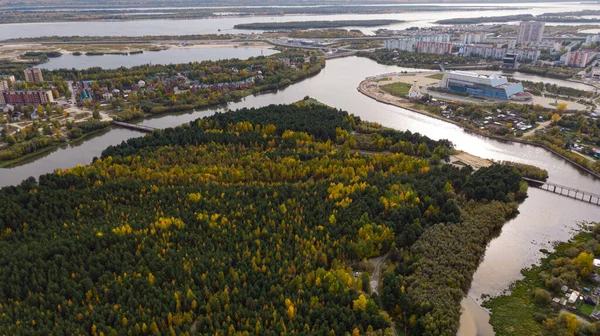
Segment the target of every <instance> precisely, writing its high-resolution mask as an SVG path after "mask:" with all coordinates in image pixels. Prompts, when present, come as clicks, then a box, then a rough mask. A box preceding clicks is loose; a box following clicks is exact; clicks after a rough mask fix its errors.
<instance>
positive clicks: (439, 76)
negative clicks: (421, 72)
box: [427, 73, 444, 80]
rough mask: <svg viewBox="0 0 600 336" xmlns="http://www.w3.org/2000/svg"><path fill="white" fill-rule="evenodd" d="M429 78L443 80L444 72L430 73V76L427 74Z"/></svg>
mask: <svg viewBox="0 0 600 336" xmlns="http://www.w3.org/2000/svg"><path fill="white" fill-rule="evenodd" d="M427 78H431V79H437V80H442V78H444V74H441V73H440V74H434V75H429V76H427Z"/></svg>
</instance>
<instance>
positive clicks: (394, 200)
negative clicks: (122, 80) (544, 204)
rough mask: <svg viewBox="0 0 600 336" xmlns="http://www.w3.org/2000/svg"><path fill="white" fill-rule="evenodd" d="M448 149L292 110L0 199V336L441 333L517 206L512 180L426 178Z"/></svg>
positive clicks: (208, 126)
mask: <svg viewBox="0 0 600 336" xmlns="http://www.w3.org/2000/svg"><path fill="white" fill-rule="evenodd" d="M451 147H452V144H451V143H450V142H448V141H433V140H431V139H428V138H426V137H423V136H421V135H419V134H415V133H410V132H399V131H392V130H388V129H383V128H381V127H378V126H377V125H372V124H369V123H366V122H364V121H361V120H360V119H359V118H357V117H354V116H352V115H348V114H347V113H346V112H343V111H340V110H337V109H334V108H330V107H327V106H324V105H321V104H318V103H316V102H314V101H312V100H309V99H306V100H304V101H301V102H298V103H296V104H293V105H277V106H276V105H271V106H267V107H264V108H260V109H243V110H238V111H235V112H228V113H223V114H216V115H214V116H212V117H207V118H204V119H199V120H196V121H193V122H191V123H190V124H188V125H185V126H181V127H178V128H175V129H166V130H157V131H155V132H154V133H152V134H150V135H148V136H145V137H142V138H137V139H131V140H128V141H127V142H124V143H123V144H121V145H118V146H114V147H110V148H108V149H106V150H105V151H104V153H103V154H102V156H101V157H100V158H97V159H95V160H94V162H93V163H92V164H90V165H89V166H78V167H74V168H71V169H66V170H58V171H56V172H55V173H53V174H47V175H44V176H41V177H40V178H39V180H37V181H36V180H35V179H33V178H30V179H28V180H26V181H24V182H23V183H22V184H20V185H19V186H16V187H6V188H3V189H2V190H1V191H0V334H23V335H35V334H41V335H44V334H67V335H74V334H90V335H127V334H131V335H150V334H157V335H158V334H160V335H186V334H194V333H197V334H202V335H284V334H303V335H309V334H313V335H349V334H350V335H361V334H371V335H391V334H392V333H393V332H392V329H391V328H392V326H394V327H395V328H396V329H397V332H398V333H400V332H404V333H405V334H406V335H455V334H456V329H457V328H458V318H459V314H460V309H459V303H460V300H461V299H462V298H463V297H464V296H465V295H466V292H467V291H468V288H469V285H470V282H471V277H472V275H473V273H474V271H475V269H476V267H477V265H478V264H479V261H480V258H481V256H482V254H483V251H484V250H485V245H486V243H487V242H488V241H489V240H490V239H491V238H492V237H493V235H494V234H495V233H496V232H497V231H498V230H499V228H500V227H501V226H502V224H503V223H504V221H505V220H506V219H507V218H509V217H510V216H512V215H514V214H515V213H516V204H515V203H514V200H515V199H518V198H519V197H523V196H524V195H523V190H522V189H523V188H522V186H521V185H520V183H519V181H520V176H519V175H518V174H517V173H515V170H514V168H512V167H507V166H492V167H490V168H481V169H480V170H479V171H477V172H476V173H475V174H472V169H471V168H469V167H464V168H461V169H459V168H456V167H454V166H451V165H447V164H443V163H441V164H440V160H441V161H443V160H444V159H446V158H447V157H448V155H449V153H450V152H451V150H452V148H451ZM492 181H499V182H498V183H491V182H492ZM479 184H486V185H488V186H489V187H488V190H480V189H478V188H477V185H479ZM381 255H387V256H388V260H387V262H386V267H385V269H384V271H383V274H382V276H381V278H382V281H381V282H382V283H381V287H380V288H379V291H378V292H379V295H377V294H376V293H372V292H371V286H370V284H369V277H368V275H367V274H364V273H362V272H368V271H371V270H369V269H368V267H367V268H365V267H364V265H365V264H366V263H365V261H366V260H368V259H370V258H373V257H378V256H381ZM357 272H358V273H357ZM361 273H362V274H361Z"/></svg>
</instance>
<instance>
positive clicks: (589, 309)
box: [579, 303, 595, 316]
mask: <svg viewBox="0 0 600 336" xmlns="http://www.w3.org/2000/svg"><path fill="white" fill-rule="evenodd" d="M594 308H595V307H594V306H592V305H589V304H586V303H584V304H582V305H581V307H579V311H580V312H582V313H583V314H585V315H586V316H590V315H591V314H592V313H593V312H594Z"/></svg>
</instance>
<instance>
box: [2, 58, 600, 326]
mask: <svg viewBox="0 0 600 336" xmlns="http://www.w3.org/2000/svg"><path fill="white" fill-rule="evenodd" d="M348 69H352V71H348ZM400 70H407V71H411V69H403V68H398V67H393V66H384V65H379V64H377V63H375V62H373V61H371V60H368V59H365V58H358V57H350V58H342V59H335V60H330V61H327V66H326V68H325V69H324V70H323V71H322V72H321V73H320V74H318V75H316V76H314V77H312V78H309V79H307V80H304V81H302V82H300V83H297V84H294V85H292V86H290V87H288V88H286V89H284V90H280V91H278V92H276V93H270V94H264V95H258V96H250V97H246V98H245V99H243V100H242V101H240V102H237V103H231V104H229V106H228V108H229V109H237V108H241V107H260V106H265V105H268V104H287V103H292V102H295V101H298V100H300V99H302V98H303V97H304V96H306V95H309V96H311V97H314V98H316V99H319V100H320V101H322V102H324V103H326V104H328V105H331V106H335V107H337V108H341V109H344V110H347V111H349V112H350V113H353V114H355V115H357V116H359V117H361V118H362V119H365V120H369V121H374V122H378V123H381V124H383V125H385V126H387V127H391V128H395V129H398V130H411V131H413V132H419V133H421V134H424V135H427V136H429V137H431V138H433V139H441V138H447V139H450V140H451V141H452V142H453V143H454V144H455V145H456V147H457V148H458V149H461V150H465V151H467V152H469V153H472V154H475V155H478V156H481V157H485V158H492V159H494V160H511V161H517V162H522V163H528V164H533V165H536V166H538V167H541V168H544V169H547V170H548V171H549V173H550V179H549V180H550V181H552V182H555V183H558V184H563V185H569V186H572V187H575V188H579V189H581V190H589V191H597V190H600V181H599V180H597V179H593V178H591V177H590V176H589V175H587V174H585V173H582V172H580V171H578V170H576V169H575V168H573V167H572V166H571V165H569V164H568V163H566V162H565V161H564V160H562V159H560V158H558V157H556V156H554V155H552V154H550V153H548V152H546V151H545V150H543V149H540V148H536V147H532V146H527V145H522V144H513V143H504V142H499V141H496V140H491V139H487V138H484V137H480V136H475V135H471V134H468V133H465V132H464V131H463V130H462V129H461V128H459V127H457V126H455V125H453V124H449V123H446V122H443V121H441V120H437V119H433V118H429V117H426V116H424V115H421V114H417V113H413V112H410V111H407V110H404V109H402V108H398V107H394V106H389V105H384V104H380V103H378V102H376V101H374V100H372V99H370V98H368V97H366V96H364V95H362V94H360V93H359V92H358V91H357V90H356V87H357V86H358V83H359V82H360V81H361V80H363V79H364V78H365V77H367V76H371V75H376V74H382V73H387V72H392V71H400ZM222 110H223V109H222V108H220V109H209V110H206V111H198V112H190V113H181V114H177V115H165V116H160V117H156V118H152V119H148V120H144V121H143V122H141V123H142V124H144V125H148V126H152V127H157V128H165V127H171V126H177V125H180V124H182V123H186V122H189V121H191V120H194V119H196V118H199V117H203V116H208V115H211V114H212V113H214V112H215V111H222ZM139 135H140V133H138V132H132V131H129V130H125V129H120V128H114V129H111V130H109V131H107V132H106V133H104V134H100V135H96V136H93V137H92V138H91V139H88V140H86V141H84V142H83V143H81V144H77V145H72V146H68V147H66V148H61V149H57V150H55V151H53V152H51V153H48V154H45V156H44V157H43V158H41V159H38V160H35V161H33V162H30V163H24V164H22V165H20V166H18V167H13V168H9V169H3V170H2V173H1V174H0V185H11V184H16V183H19V182H20V181H21V180H23V179H24V178H26V177H28V176H30V175H33V176H36V177H37V176H38V175H40V174H43V173H48V172H51V171H53V170H54V169H56V168H67V167H72V166H75V165H77V164H87V163H90V161H91V160H92V158H93V157H95V156H99V155H100V153H101V152H102V150H103V149H104V148H106V147H107V146H109V145H114V144H118V143H120V142H121V141H123V140H125V139H127V138H130V137H135V136H139ZM520 212H521V213H520V215H519V216H518V217H517V218H515V219H513V220H511V221H510V222H509V223H507V224H506V225H505V226H504V228H503V230H502V232H501V234H500V235H499V236H498V237H497V238H495V239H494V240H492V242H491V243H490V244H489V247H488V249H487V250H486V253H485V257H484V259H483V262H482V263H481V265H480V266H479V268H478V270H477V272H476V273H475V277H474V279H473V283H472V289H471V292H470V293H469V297H471V298H474V299H479V297H480V296H481V294H491V295H494V294H498V293H500V292H501V291H502V290H504V289H505V288H507V286H508V285H509V284H510V282H512V281H514V280H516V279H519V278H520V273H519V271H520V269H521V268H523V267H525V266H528V265H530V264H532V263H534V262H536V261H537V260H538V259H539V257H540V256H541V254H540V252H539V249H540V248H548V249H549V248H551V242H552V241H555V240H566V239H568V238H569V237H570V236H571V234H572V229H574V228H576V226H577V222H578V221H580V220H594V219H595V220H598V219H600V207H595V206H591V205H589V204H586V203H583V202H578V201H575V200H571V199H568V198H565V197H560V196H558V195H555V194H551V193H548V192H545V191H541V190H537V189H530V192H529V197H528V198H527V200H526V201H525V202H524V203H523V204H522V205H521V207H520ZM463 308H465V313H464V314H463V317H462V319H461V321H462V326H463V328H462V329H461V335H464V336H470V335H476V334H478V335H491V333H490V330H489V325H488V324H487V313H486V312H485V311H483V310H480V309H479V308H478V306H477V304H476V302H475V301H472V300H470V301H469V300H465V302H464V304H463ZM486 330H487V332H486Z"/></svg>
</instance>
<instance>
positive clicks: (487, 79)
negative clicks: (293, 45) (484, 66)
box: [440, 71, 523, 100]
mask: <svg viewBox="0 0 600 336" xmlns="http://www.w3.org/2000/svg"><path fill="white" fill-rule="evenodd" d="M440 87H442V88H445V89H448V90H450V91H456V92H462V93H467V94H469V95H471V96H476V97H487V98H493V99H501V100H509V99H511V97H512V96H515V95H518V94H520V93H522V92H523V84H522V83H509V82H508V79H507V78H506V77H503V76H498V75H491V76H486V75H480V74H478V73H474V72H466V71H446V72H445V73H444V78H443V79H442V81H441V83H440Z"/></svg>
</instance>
